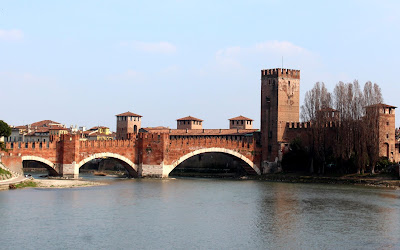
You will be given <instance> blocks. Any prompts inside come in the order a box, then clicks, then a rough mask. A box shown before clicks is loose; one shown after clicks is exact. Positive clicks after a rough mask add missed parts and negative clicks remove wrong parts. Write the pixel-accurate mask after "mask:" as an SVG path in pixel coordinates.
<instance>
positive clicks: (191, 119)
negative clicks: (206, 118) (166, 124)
mask: <svg viewBox="0 0 400 250" xmlns="http://www.w3.org/2000/svg"><path fill="white" fill-rule="evenodd" d="M177 121H199V122H202V121H203V120H201V119H199V118H196V117H193V116H190V115H189V116H186V117H183V118H180V119H177Z"/></svg>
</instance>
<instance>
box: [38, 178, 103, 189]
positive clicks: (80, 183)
mask: <svg viewBox="0 0 400 250" xmlns="http://www.w3.org/2000/svg"><path fill="white" fill-rule="evenodd" d="M33 181H34V182H35V183H36V184H37V186H36V187H37V188H76V187H93V186H103V185H107V183H104V182H99V181H87V180H79V179H78V180H74V179H68V180H65V179H34V180H33Z"/></svg>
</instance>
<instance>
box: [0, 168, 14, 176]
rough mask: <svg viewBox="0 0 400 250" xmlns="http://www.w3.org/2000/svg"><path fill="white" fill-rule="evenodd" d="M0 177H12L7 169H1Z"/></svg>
mask: <svg viewBox="0 0 400 250" xmlns="http://www.w3.org/2000/svg"><path fill="white" fill-rule="evenodd" d="M0 175H11V173H10V172H9V171H7V170H5V169H2V168H0Z"/></svg>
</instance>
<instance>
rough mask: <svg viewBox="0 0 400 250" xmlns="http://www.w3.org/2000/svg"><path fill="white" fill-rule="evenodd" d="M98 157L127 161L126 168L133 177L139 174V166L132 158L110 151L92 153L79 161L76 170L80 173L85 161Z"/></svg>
mask: <svg viewBox="0 0 400 250" xmlns="http://www.w3.org/2000/svg"><path fill="white" fill-rule="evenodd" d="M97 158H114V159H117V160H119V161H121V162H123V163H125V164H124V165H125V168H126V170H127V171H128V172H129V174H130V175H131V176H132V177H137V176H138V167H137V165H136V164H134V163H133V162H132V161H131V160H129V159H128V158H126V157H125V156H122V155H119V154H115V153H109V152H104V153H97V154H92V155H90V156H89V157H86V158H85V159H83V160H81V161H80V162H78V164H76V166H75V168H76V170H75V172H76V173H79V168H80V167H82V166H83V165H84V164H85V163H87V162H89V161H91V160H94V159H97Z"/></svg>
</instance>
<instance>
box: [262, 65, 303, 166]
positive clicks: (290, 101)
mask: <svg viewBox="0 0 400 250" xmlns="http://www.w3.org/2000/svg"><path fill="white" fill-rule="evenodd" d="M299 100H300V70H291V69H280V68H277V69H265V70H261V143H262V163H263V165H264V164H266V162H273V161H275V160H276V158H277V157H278V158H279V157H280V155H281V154H280V151H281V147H282V145H281V143H282V142H283V135H284V132H285V127H286V122H299V113H300V102H299Z"/></svg>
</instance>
